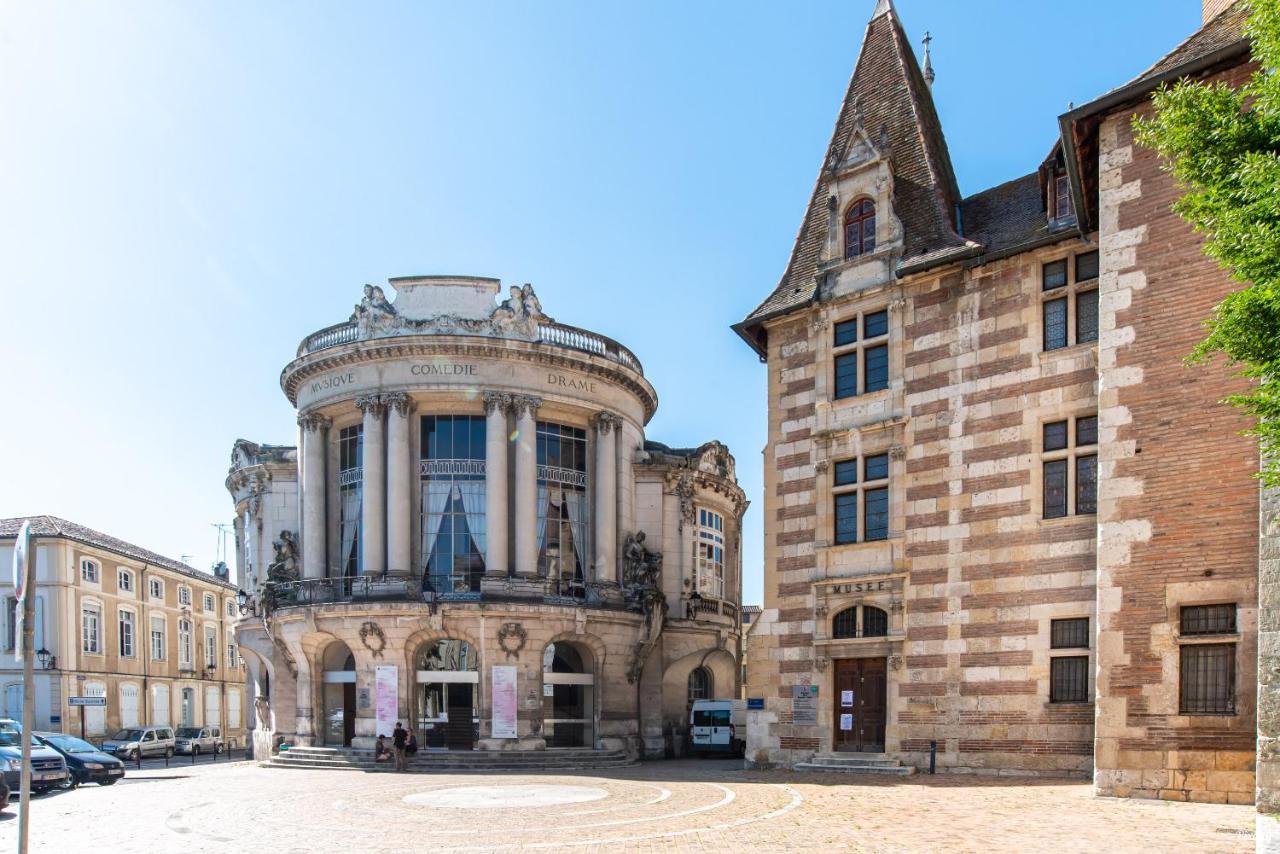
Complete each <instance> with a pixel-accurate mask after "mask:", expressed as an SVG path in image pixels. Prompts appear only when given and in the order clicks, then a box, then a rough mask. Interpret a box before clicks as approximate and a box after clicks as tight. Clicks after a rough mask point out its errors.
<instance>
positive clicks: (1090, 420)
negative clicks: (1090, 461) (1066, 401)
mask: <svg viewBox="0 0 1280 854" xmlns="http://www.w3.org/2000/svg"><path fill="white" fill-rule="evenodd" d="M1076 444H1077V445H1096V444H1098V416H1096V415H1090V416H1088V417H1087V418H1077V419H1076Z"/></svg>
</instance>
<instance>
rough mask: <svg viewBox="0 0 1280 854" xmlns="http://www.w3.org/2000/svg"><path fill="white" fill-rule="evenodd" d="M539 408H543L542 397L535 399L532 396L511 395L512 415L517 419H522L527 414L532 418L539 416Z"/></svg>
mask: <svg viewBox="0 0 1280 854" xmlns="http://www.w3.org/2000/svg"><path fill="white" fill-rule="evenodd" d="M539 406H542V398H540V397H534V396H533V395H531V394H513V395H511V414H512V415H514V416H515V417H516V418H521V417H523V416H524V415H525V414H526V413H527V414H528V415H529V417H530V418H532V417H533V416H534V415H535V414H537V412H538V407H539Z"/></svg>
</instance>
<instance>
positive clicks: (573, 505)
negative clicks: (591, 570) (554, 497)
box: [563, 489, 587, 580]
mask: <svg viewBox="0 0 1280 854" xmlns="http://www.w3.org/2000/svg"><path fill="white" fill-rule="evenodd" d="M563 494H564V506H565V508H566V509H567V510H568V513H569V530H570V536H571V537H572V538H573V554H574V557H576V558H577V559H578V563H577V567H576V568H575V570H574V573H573V577H574V578H575V579H578V580H581V579H582V578H583V576H585V574H586V566H587V558H586V556H585V555H584V554H583V552H584V550H585V547H586V544H587V539H586V537H587V524H586V522H587V494H586V493H585V492H577V491H574V490H568V489H566V490H565V491H564V493H563Z"/></svg>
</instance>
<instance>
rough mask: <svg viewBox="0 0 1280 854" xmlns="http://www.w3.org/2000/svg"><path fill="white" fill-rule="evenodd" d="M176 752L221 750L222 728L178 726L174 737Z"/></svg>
mask: <svg viewBox="0 0 1280 854" xmlns="http://www.w3.org/2000/svg"><path fill="white" fill-rule="evenodd" d="M175 743H176V747H175V749H176V750H177V752H178V753H195V754H197V755H198V754H201V753H212V754H214V755H217V754H219V753H221V752H222V729H221V728H219V727H216V726H180V727H178V734H177V737H176V739H175Z"/></svg>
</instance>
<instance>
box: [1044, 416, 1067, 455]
mask: <svg viewBox="0 0 1280 854" xmlns="http://www.w3.org/2000/svg"><path fill="white" fill-rule="evenodd" d="M1066 446H1067V422H1065V421H1052V422H1050V423H1048V424H1046V425H1044V449H1045V450H1046V451H1061V450H1062V449H1063V448H1065V447H1066Z"/></svg>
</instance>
